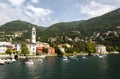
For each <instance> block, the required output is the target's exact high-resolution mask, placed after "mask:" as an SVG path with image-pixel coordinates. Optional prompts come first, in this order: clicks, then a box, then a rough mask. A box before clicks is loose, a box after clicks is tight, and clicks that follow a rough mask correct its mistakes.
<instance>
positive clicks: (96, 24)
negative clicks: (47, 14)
mask: <svg viewBox="0 0 120 79" xmlns="http://www.w3.org/2000/svg"><path fill="white" fill-rule="evenodd" d="M119 25H120V8H119V9H117V10H114V11H112V12H109V13H107V14H105V15H102V16H99V17H95V18H91V19H88V20H84V21H75V22H62V23H57V24H54V25H52V26H50V27H49V28H48V29H46V30H45V32H44V34H45V33H46V36H48V37H51V36H53V37H54V36H57V35H65V34H66V35H67V36H70V35H69V33H71V31H73V30H74V31H80V32H81V35H82V36H84V37H86V36H90V35H92V34H93V31H97V32H104V31H106V30H110V29H113V28H114V27H115V26H119ZM103 28H104V29H103Z"/></svg>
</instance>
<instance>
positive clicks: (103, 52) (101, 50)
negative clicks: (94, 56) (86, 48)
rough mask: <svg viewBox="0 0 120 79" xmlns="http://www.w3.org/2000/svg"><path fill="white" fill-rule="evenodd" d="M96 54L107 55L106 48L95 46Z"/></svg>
mask: <svg viewBox="0 0 120 79" xmlns="http://www.w3.org/2000/svg"><path fill="white" fill-rule="evenodd" d="M96 52H97V53H100V54H107V53H108V52H107V51H106V46H104V45H97V46H96Z"/></svg>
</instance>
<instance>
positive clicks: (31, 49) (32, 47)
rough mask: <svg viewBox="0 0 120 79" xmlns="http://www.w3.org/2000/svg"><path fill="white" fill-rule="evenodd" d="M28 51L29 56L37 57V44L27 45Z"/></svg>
mask: <svg viewBox="0 0 120 79" xmlns="http://www.w3.org/2000/svg"><path fill="white" fill-rule="evenodd" d="M27 46H28V49H29V54H30V55H36V44H34V43H29V44H27Z"/></svg>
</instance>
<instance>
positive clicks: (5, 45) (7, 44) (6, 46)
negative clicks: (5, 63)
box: [0, 42, 13, 53]
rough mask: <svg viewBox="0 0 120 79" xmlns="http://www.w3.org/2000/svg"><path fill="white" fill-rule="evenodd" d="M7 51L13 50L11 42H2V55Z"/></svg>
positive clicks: (0, 45) (0, 51) (0, 50)
mask: <svg viewBox="0 0 120 79" xmlns="http://www.w3.org/2000/svg"><path fill="white" fill-rule="evenodd" d="M7 49H13V45H12V44H11V43H10V42H0V53H5V52H6V50H7Z"/></svg>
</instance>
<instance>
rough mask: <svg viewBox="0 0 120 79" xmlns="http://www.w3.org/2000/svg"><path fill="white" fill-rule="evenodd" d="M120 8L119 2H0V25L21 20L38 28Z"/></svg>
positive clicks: (14, 0)
mask: <svg viewBox="0 0 120 79" xmlns="http://www.w3.org/2000/svg"><path fill="white" fill-rule="evenodd" d="M119 7H120V0H0V25H2V24H4V23H6V22H9V21H13V20H23V21H27V22H31V23H33V24H36V25H39V26H44V27H47V26H50V25H52V24H54V23H58V22H69V21H78V20H84V19H89V18H91V17H95V16H100V15H103V14H105V13H107V12H109V11H112V10H114V9H117V8H119Z"/></svg>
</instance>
